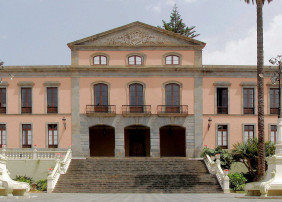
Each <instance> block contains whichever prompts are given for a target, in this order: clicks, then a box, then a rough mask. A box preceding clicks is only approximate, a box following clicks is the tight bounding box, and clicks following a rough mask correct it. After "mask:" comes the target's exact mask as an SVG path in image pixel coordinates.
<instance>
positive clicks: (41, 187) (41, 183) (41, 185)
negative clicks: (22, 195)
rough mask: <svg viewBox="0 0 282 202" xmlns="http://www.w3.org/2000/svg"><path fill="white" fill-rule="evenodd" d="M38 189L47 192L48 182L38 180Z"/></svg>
mask: <svg viewBox="0 0 282 202" xmlns="http://www.w3.org/2000/svg"><path fill="white" fill-rule="evenodd" d="M36 189H37V190H39V191H47V180H38V181H37V182H36Z"/></svg>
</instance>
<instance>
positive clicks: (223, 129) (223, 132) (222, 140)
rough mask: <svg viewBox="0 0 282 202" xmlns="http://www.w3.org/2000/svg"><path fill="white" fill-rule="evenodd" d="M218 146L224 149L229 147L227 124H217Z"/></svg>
mask: <svg viewBox="0 0 282 202" xmlns="http://www.w3.org/2000/svg"><path fill="white" fill-rule="evenodd" d="M217 146H220V147H221V148H222V149H228V132H227V125H218V126H217Z"/></svg>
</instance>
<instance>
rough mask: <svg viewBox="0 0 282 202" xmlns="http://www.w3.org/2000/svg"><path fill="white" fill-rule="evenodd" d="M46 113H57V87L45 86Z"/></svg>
mask: <svg viewBox="0 0 282 202" xmlns="http://www.w3.org/2000/svg"><path fill="white" fill-rule="evenodd" d="M47 113H58V88H57V87H47Z"/></svg>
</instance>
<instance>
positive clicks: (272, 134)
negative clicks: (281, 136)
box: [270, 125, 277, 144]
mask: <svg viewBox="0 0 282 202" xmlns="http://www.w3.org/2000/svg"><path fill="white" fill-rule="evenodd" d="M276 138H277V126H276V125H271V126H270V141H271V142H272V143H274V144H276Z"/></svg>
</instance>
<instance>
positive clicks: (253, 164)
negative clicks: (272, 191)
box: [231, 138, 275, 181]
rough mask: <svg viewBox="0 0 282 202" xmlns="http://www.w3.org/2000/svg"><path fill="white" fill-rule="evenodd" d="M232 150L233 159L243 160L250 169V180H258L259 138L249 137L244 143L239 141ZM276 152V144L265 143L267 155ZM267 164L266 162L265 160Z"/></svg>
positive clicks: (236, 160) (234, 160)
mask: <svg viewBox="0 0 282 202" xmlns="http://www.w3.org/2000/svg"><path fill="white" fill-rule="evenodd" d="M233 147H234V148H233V149H232V151H231V155H232V161H233V162H241V163H243V164H244V165H245V166H246V168H247V169H248V173H247V176H248V177H247V178H248V180H249V181H253V180H256V177H257V175H258V163H257V162H258V161H259V159H260V158H259V156H258V155H259V154H258V153H259V147H258V139H256V138H255V139H249V140H248V141H247V142H244V143H237V144H235V145H233ZM274 154H275V145H274V144H273V143H271V142H270V141H268V142H266V143H265V156H267V157H268V156H273V155H274ZM264 163H265V165H267V164H266V162H264Z"/></svg>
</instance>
